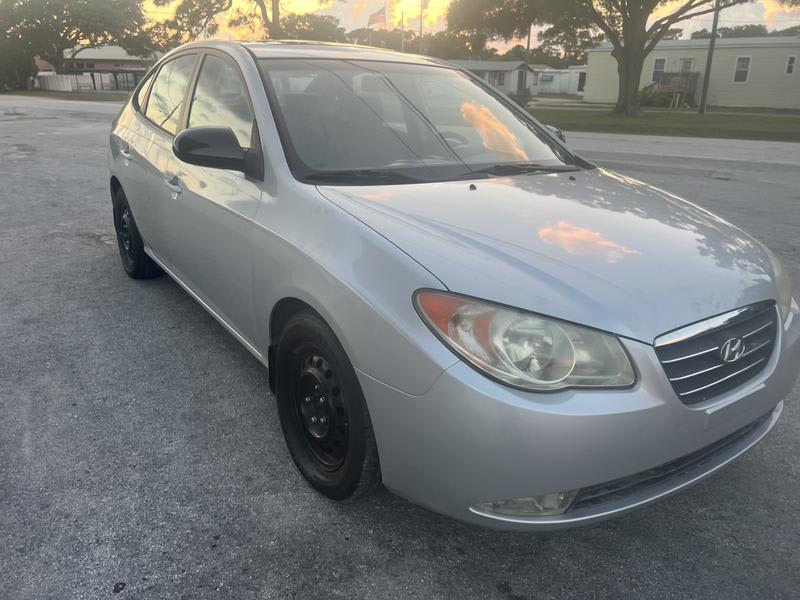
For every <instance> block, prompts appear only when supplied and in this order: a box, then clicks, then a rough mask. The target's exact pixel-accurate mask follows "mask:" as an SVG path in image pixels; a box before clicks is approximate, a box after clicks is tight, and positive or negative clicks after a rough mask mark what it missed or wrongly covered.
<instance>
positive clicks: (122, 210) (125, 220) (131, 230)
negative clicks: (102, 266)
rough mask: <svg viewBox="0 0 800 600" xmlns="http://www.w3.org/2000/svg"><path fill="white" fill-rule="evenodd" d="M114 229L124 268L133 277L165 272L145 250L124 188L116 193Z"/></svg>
mask: <svg viewBox="0 0 800 600" xmlns="http://www.w3.org/2000/svg"><path fill="white" fill-rule="evenodd" d="M114 229H115V230H116V232H117V245H118V246H119V255H120V258H121V259H122V268H123V269H125V272H126V273H127V274H128V276H129V277H132V278H133V279H152V278H153V277H158V276H159V275H161V274H162V273H163V271H162V270H161V267H159V266H158V265H157V264H156V263H155V262H153V259H152V258H150V257H149V256H147V254H146V253H145V251H144V242H143V241H142V236H141V235H139V230H138V229H137V227H136V221H134V220H133V213H132V212H131V207H130V205H129V204H128V198H127V197H126V196H125V192H123V191H122V188H120V189H118V190H117V191H116V193H115V194H114Z"/></svg>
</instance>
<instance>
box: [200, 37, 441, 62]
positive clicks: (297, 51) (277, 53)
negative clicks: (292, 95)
mask: <svg viewBox="0 0 800 600" xmlns="http://www.w3.org/2000/svg"><path fill="white" fill-rule="evenodd" d="M225 43H226V42H215V43H214V45H220V44H225ZM227 43H228V44H230V43H231V42H227ZM237 43H238V44H240V45H242V46H244V47H246V48H247V49H249V50H250V51H251V52H252V53H253V54H255V55H256V58H337V59H341V60H374V61H383V62H397V63H412V64H431V65H442V64H446V63H445V62H444V61H441V60H439V59H437V58H431V57H429V56H420V55H418V54H404V53H401V52H395V51H393V50H385V49H383V48H375V47H373V46H356V45H353V44H336V43H333V42H304V41H301V40H289V41H280V40H275V41H266V42H237ZM200 44H201V45H207V44H208V42H201V43H200Z"/></svg>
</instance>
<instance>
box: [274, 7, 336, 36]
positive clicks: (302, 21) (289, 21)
mask: <svg viewBox="0 0 800 600" xmlns="http://www.w3.org/2000/svg"><path fill="white" fill-rule="evenodd" d="M281 29H282V31H283V37H284V38H285V39H287V40H316V41H319V42H346V41H347V38H346V37H345V34H344V27H339V19H337V18H336V17H332V16H330V15H315V14H314V13H309V14H306V15H297V14H289V15H286V16H285V17H283V18H281Z"/></svg>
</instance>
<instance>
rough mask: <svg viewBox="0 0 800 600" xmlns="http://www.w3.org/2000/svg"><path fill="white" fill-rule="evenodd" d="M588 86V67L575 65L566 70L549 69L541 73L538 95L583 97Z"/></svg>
mask: <svg viewBox="0 0 800 600" xmlns="http://www.w3.org/2000/svg"><path fill="white" fill-rule="evenodd" d="M585 85H586V65H575V66H572V67H567V68H566V69H549V70H546V71H543V72H539V77H538V82H537V90H536V92H534V93H538V94H569V95H571V96H583V90H584V86H585Z"/></svg>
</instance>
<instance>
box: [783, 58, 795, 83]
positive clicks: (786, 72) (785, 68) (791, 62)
mask: <svg viewBox="0 0 800 600" xmlns="http://www.w3.org/2000/svg"><path fill="white" fill-rule="evenodd" d="M792 59H794V60H792ZM789 67H792V72H791V73H790V72H789ZM795 73H797V55H796V54H790V55H789V56H787V57H786V64H784V65H783V74H784V75H787V76H788V77H791V76H792V75H794V74H795Z"/></svg>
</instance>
